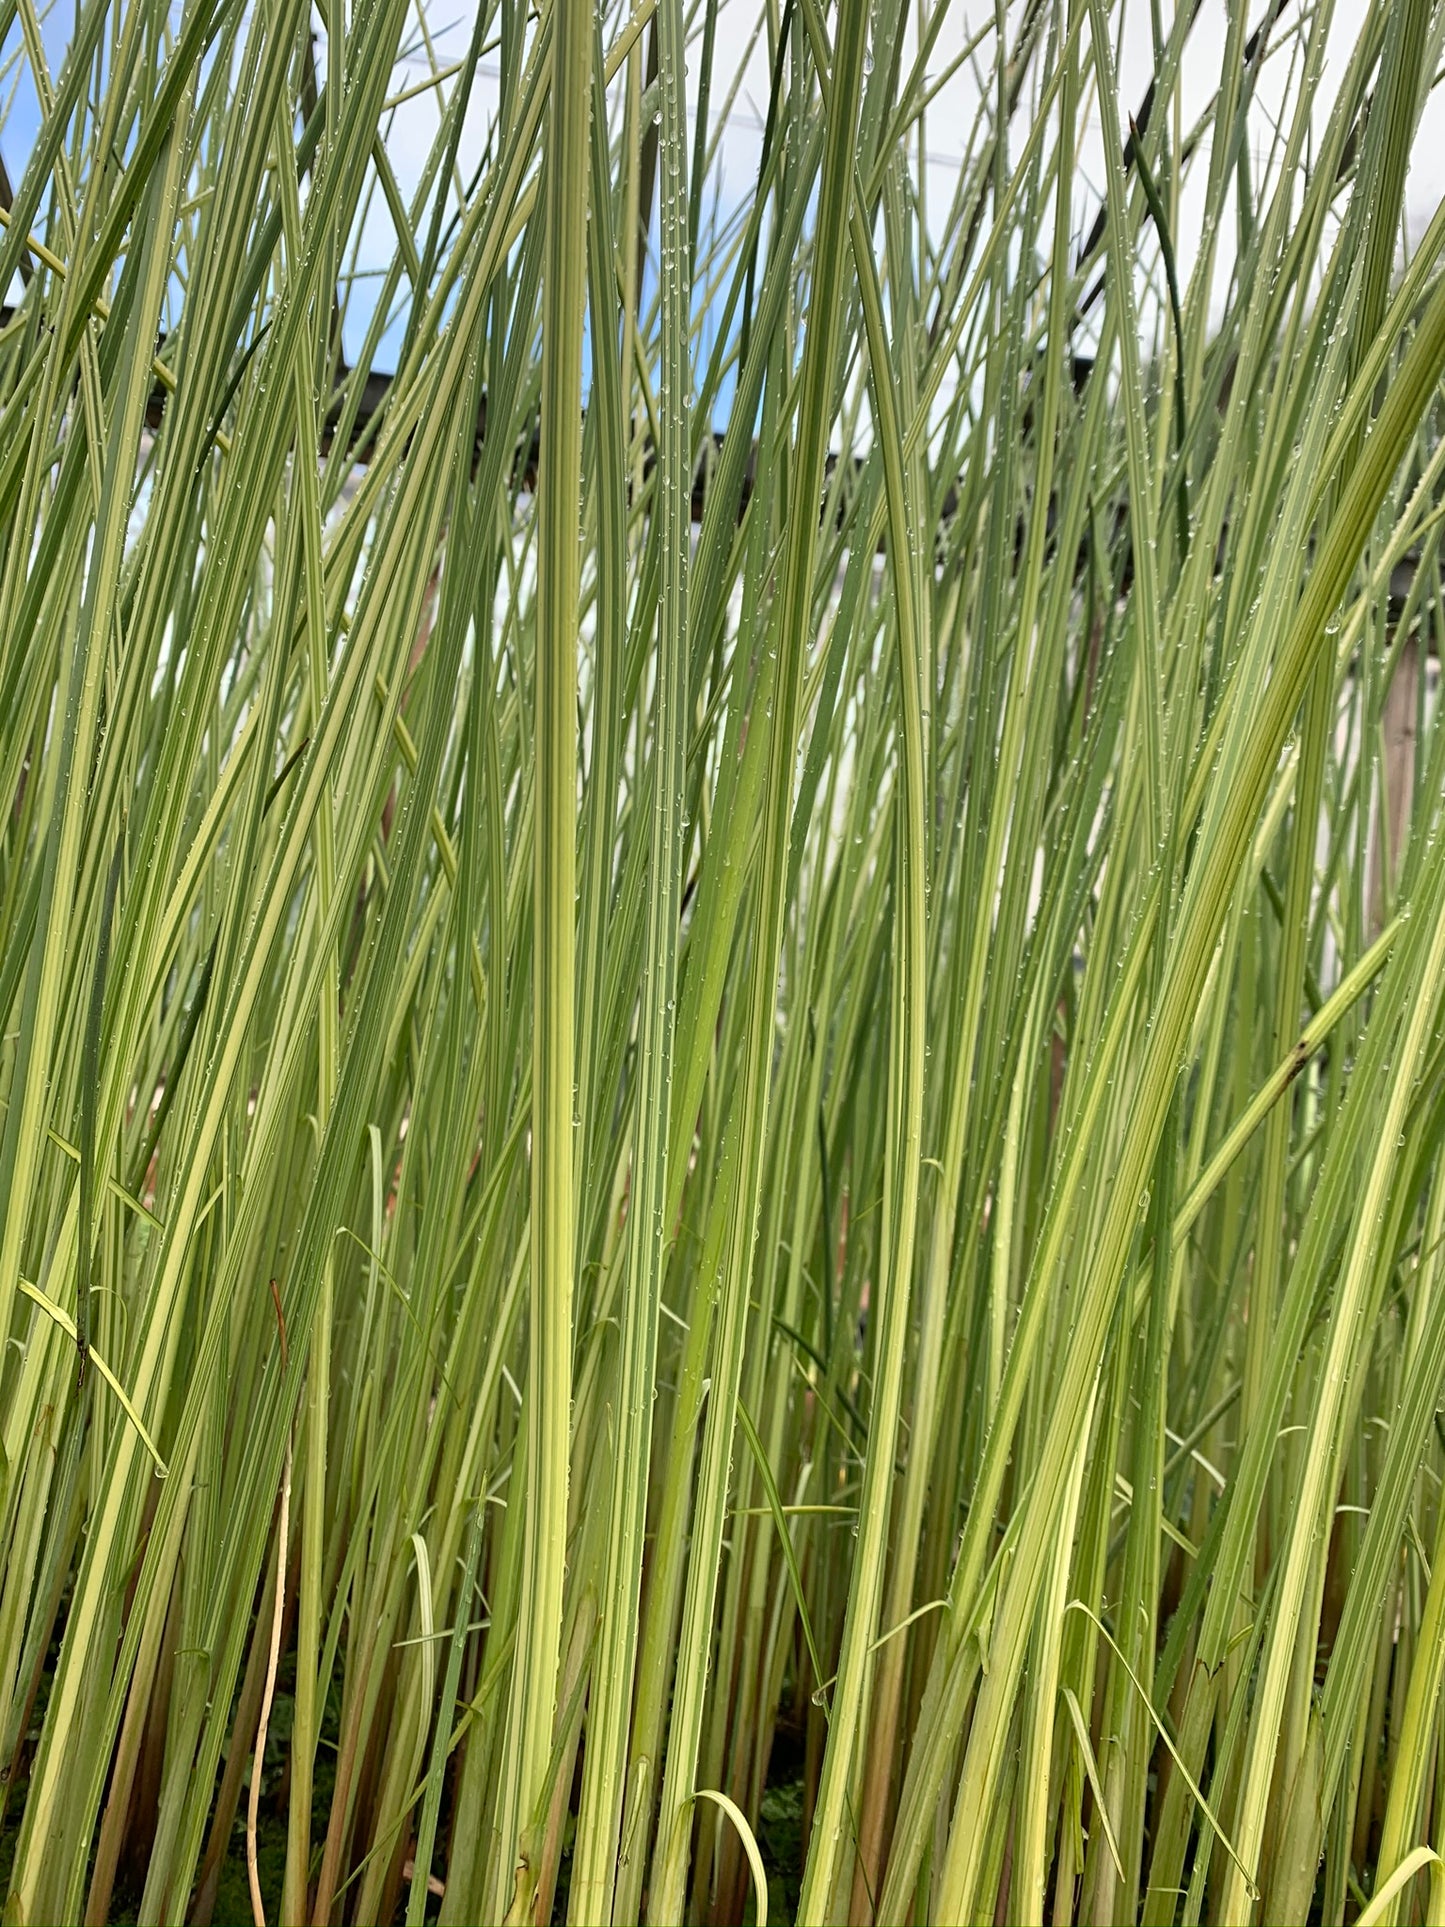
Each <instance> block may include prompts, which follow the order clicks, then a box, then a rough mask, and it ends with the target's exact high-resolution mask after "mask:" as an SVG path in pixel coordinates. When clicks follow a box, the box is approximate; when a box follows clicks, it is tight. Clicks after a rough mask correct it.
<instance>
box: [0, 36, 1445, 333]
mask: <svg viewBox="0 0 1445 1927" xmlns="http://www.w3.org/2000/svg"><path fill="white" fill-rule="evenodd" d="M420 3H421V4H424V5H425V6H426V9H427V13H426V22H427V36H428V37H429V39H430V43H431V54H430V57H429V55H428V52H427V50H426V47H425V45H424V44H423V36H422V34H421V32H420V30H419V20H418V16H417V15H416V14H415V12H413V15H412V23H411V24H412V28H413V31H412V32H411V33H410V34H409V35H408V40H409V43H410V44H409V46H408V50H407V52H406V55H405V57H404V59H403V61H401V62H399V63H398V66H397V69H396V72H395V74H394V76H393V87H392V93H393V97H396V96H400V95H407V94H410V96H411V97H410V98H405V99H401V100H400V101H399V102H398V104H397V105H396V106H395V107H394V109H393V111H392V116H391V121H390V125H389V127H388V131H387V136H386V151H387V155H388V158H389V159H390V161H391V164H392V167H393V169H394V171H395V173H396V176H397V179H398V182H399V185H400V187H401V189H402V191H403V193H404V194H406V193H409V192H410V191H411V190H412V189H413V188H414V187H415V185H416V183H417V181H418V179H419V177H420V174H421V170H422V167H423V164H424V161H425V159H426V155H427V153H428V150H429V148H430V146H431V143H432V140H433V138H434V136H435V132H436V127H437V123H438V115H439V109H438V93H437V90H436V89H435V88H433V87H429V86H427V85H426V83H427V81H428V80H429V78H430V74H431V72H432V68H431V65H430V60H431V59H434V60H435V62H436V63H437V65H438V66H439V67H441V68H442V69H445V68H446V67H447V66H449V65H450V64H451V63H452V62H454V61H456V60H457V59H458V58H459V57H460V56H461V54H462V53H463V52H464V51H465V48H466V46H467V43H468V40H469V38H470V33H471V14H470V11H469V9H468V7H467V4H466V0H420ZM886 3H887V0H885V4H886ZM898 3H899V4H905V5H908V4H909V0H898ZM1006 3H1007V9H1008V17H1009V18H1010V20H1016V19H1017V17H1018V12H1019V0H1006ZM1313 3H1314V0H1285V6H1284V10H1283V15H1282V18H1281V21H1280V23H1279V25H1278V26H1277V27H1276V29H1275V32H1274V35H1273V41H1274V44H1275V45H1276V48H1277V49H1279V50H1277V51H1276V52H1275V54H1274V56H1273V57H1272V59H1271V60H1270V62H1269V63H1268V64H1267V67H1266V71H1265V75H1264V78H1263V80H1262V82H1261V86H1260V93H1259V103H1258V110H1257V112H1256V114H1255V116H1254V121H1253V124H1252V133H1253V140H1252V145H1253V148H1254V159H1255V162H1256V165H1257V166H1258V165H1262V163H1263V161H1264V159H1265V157H1266V155H1267V151H1268V143H1269V140H1270V134H1271V128H1270V118H1271V116H1273V115H1276V114H1277V113H1278V110H1279V107H1280V104H1281V102H1282V101H1283V99H1284V97H1285V94H1286V91H1287V87H1288V77H1289V63H1290V58H1291V49H1292V47H1293V46H1294V45H1295V44H1296V43H1295V42H1294V40H1293V37H1292V36H1288V35H1287V34H1286V33H1285V32H1284V29H1285V28H1286V27H1287V26H1288V25H1289V24H1291V23H1292V22H1294V21H1297V20H1298V19H1299V18H1300V17H1301V13H1302V10H1303V9H1304V8H1305V7H1307V6H1310V5H1311V4H1313ZM76 4H78V0H52V4H51V5H50V7H49V10H48V11H47V12H46V13H45V15H44V28H43V32H44V39H45V44H46V49H47V55H48V57H49V59H50V61H51V63H52V70H53V71H54V72H58V71H59V68H60V65H61V63H62V61H63V59H64V54H65V48H66V44H67V38H68V32H69V29H70V25H71V21H72V19H73V11H72V9H73V7H74V5H76ZM417 4H418V0H412V5H413V9H415V7H416V5H417ZM690 4H691V0H690ZM1151 4H1157V6H1158V9H1159V12H1160V15H1161V17H1162V22H1163V25H1164V28H1165V30H1166V31H1167V29H1168V26H1169V23H1170V21H1171V20H1172V18H1173V11H1174V5H1175V0H1124V4H1123V5H1122V7H1121V6H1119V5H1118V4H1116V5H1115V7H1114V8H1113V14H1114V17H1115V18H1116V20H1117V21H1118V22H1119V38H1118V41H1117V58H1118V66H1119V94H1120V104H1121V114H1120V118H1121V121H1124V120H1125V117H1126V116H1127V114H1128V112H1129V111H1130V110H1131V109H1133V108H1135V107H1137V105H1138V103H1139V101H1140V99H1141V96H1142V93H1143V89H1144V85H1145V82H1146V80H1147V77H1148V73H1149V71H1150V68H1151V66H1152V59H1153V55H1152V38H1153V36H1152V28H1151V21H1150V15H1151ZM1265 4H1266V0H1252V4H1251V5H1250V10H1249V24H1250V25H1251V26H1252V25H1253V24H1254V22H1255V20H1257V19H1258V18H1259V16H1260V14H1261V13H1262V12H1263V10H1264V6H1265ZM1231 5H1232V0H1202V6H1201V11H1200V15H1199V18H1198V19H1197V21H1196V23H1195V25H1194V28H1193V30H1192V33H1191V35H1190V39H1189V43H1188V48H1187V53H1186V58H1185V61H1184V65H1183V86H1182V122H1183V125H1184V126H1185V128H1186V129H1187V128H1188V126H1189V125H1190V124H1191V123H1192V122H1193V121H1194V120H1196V119H1197V117H1198V115H1199V114H1200V113H1201V112H1202V110H1203V109H1204V108H1205V106H1206V105H1207V103H1208V101H1209V99H1210V97H1211V95H1212V94H1213V92H1214V90H1215V88H1216V86H1217V84H1218V80H1219V74H1220V68H1221V63H1222V58H1223V53H1224V47H1225V39H1226V34H1227V31H1228V25H1229V15H1230V10H1231ZM1366 5H1367V0H1335V5H1334V17H1333V22H1332V26H1331V31H1330V36H1329V42H1328V53H1327V58H1326V71H1325V80H1324V85H1323V88H1322V90H1321V95H1320V98H1319V100H1318V101H1317V104H1316V109H1315V113H1316V124H1317V126H1319V127H1322V126H1323V122H1324V117H1325V115H1326V114H1327V112H1328V108H1329V105H1330V103H1331V102H1332V101H1333V98H1334V93H1335V90H1336V88H1337V86H1338V79H1339V75H1340V73H1341V72H1342V71H1343V68H1344V65H1345V62H1346V61H1347V59H1348V55H1349V52H1350V49H1351V48H1352V46H1353V44H1354V41H1355V37H1356V35H1357V33H1358V31H1359V28H1360V24H1361V21H1362V19H1363V17H1364V14H1365V11H1366ZM910 13H912V14H913V16H914V20H915V21H916V8H915V7H914V6H910ZM993 14H994V5H993V0H952V4H951V6H950V10H949V17H948V18H947V20H946V22H945V24H944V26H943V28H942V31H941V33H940V35H939V38H938V41H937V44H936V47H935V51H934V54H933V57H932V59H931V61H930V72H931V73H933V74H938V73H941V72H943V71H944V70H945V69H947V68H948V67H949V66H950V64H951V63H952V62H953V61H954V60H955V58H956V56H957V55H958V53H959V52H960V50H961V49H962V48H963V47H964V45H965V44H966V42H967V40H968V39H969V38H970V37H971V36H972V35H973V34H974V32H975V30H976V29H977V28H979V27H981V26H986V25H987V24H988V23H989V22H990V21H991V20H992V18H993ZM698 17H699V19H700V9H698ZM756 18H757V3H756V0H720V10H719V16H718V27H717V47H716V57H715V64H714V78H713V95H712V98H713V105H714V109H716V107H717V105H718V104H719V103H720V101H721V100H722V99H723V98H724V97H725V96H726V94H727V92H728V91H729V89H730V88H731V87H732V85H733V83H734V81H736V82H737V92H736V100H735V105H734V108H733V112H732V114H731V116H730V118H729V121H728V123H727V125H726V127H725V129H724V131H723V133H722V136H721V139H720V143H719V153H718V167H717V173H716V176H715V186H716V191H717V194H718V205H719V210H720V212H722V213H723V214H724V215H726V214H728V213H731V212H733V211H735V210H736V209H737V208H738V207H739V206H740V205H741V204H742V203H744V202H745V200H746V198H747V196H748V194H749V193H750V191H751V188H752V183H753V180H754V178H755V175H756V170H757V165H758V159H759V153H760V149H761V143H762V125H763V121H762V116H763V113H764V111H765V108H766V104H767V95H768V78H769V76H768V60H767V54H766V49H765V47H764V46H763V45H762V44H761V43H760V42H757V41H755V40H754V38H753V29H754V23H755V21H756ZM750 41H752V42H753V44H752V46H751V52H750V51H749V46H750ZM915 46H916V37H915V34H914V32H913V30H912V27H911V26H910V31H909V35H908V55H907V56H906V57H908V58H911V54H912V50H913V48H914V47H915ZM18 54H19V40H18V29H12V32H11V35H10V37H9V39H8V40H7V42H6V44H5V47H4V50H3V71H0V116H3V118H0V154H3V156H4V159H5V162H6V165H7V167H8V170H9V173H10V177H11V179H12V181H15V180H18V178H19V176H20V173H21V171H22V168H23V166H24V161H25V158H26V155H27V153H28V151H29V148H30V145H31V142H32V141H33V139H34V132H35V127H36V124H37V110H36V104H35V95H34V88H33V83H32V81H31V79H30V76H29V73H28V69H27V68H26V64H25V62H24V60H23V58H19V57H18ZM988 57H989V48H988V46H987V45H985V47H984V48H983V50H982V52H981V54H980V56H979V58H980V60H981V61H982V63H983V64H982V66H981V67H980V68H974V67H972V66H971V65H969V64H968V63H965V64H964V65H963V66H962V67H960V69H959V70H958V72H957V73H955V74H954V75H953V77H952V78H951V79H949V80H948V81H947V82H946V83H945V85H944V86H943V88H942V89H941V91H940V93H939V95H938V97H937V99H936V101H935V102H934V104H933V106H932V108H931V109H930V111H929V114H928V116H927V118H926V121H925V123H924V144H925V153H926V170H925V179H924V188H923V192H924V201H925V208H926V214H927V219H928V221H929V226H930V230H931V232H932V233H933V234H934V237H935V239H937V238H939V236H940V235H941V232H942V229H943V226H944V224H945V221H946V217H947V212H948V207H949V203H950V200H951V197H952V194H953V191H954V188H955V185H956V182H957V178H958V173H959V169H960V167H961V165H962V162H963V156H964V150H965V147H966V145H967V141H968V134H969V130H970V129H971V127H972V126H973V124H974V122H975V120H976V117H977V112H978V106H979V83H980V80H981V81H982V82H983V84H984V85H987V84H988V76H987V62H988ZM448 84H449V83H448ZM497 91H498V81H497V72H496V68H495V67H494V66H493V65H491V64H490V63H489V62H484V63H483V67H482V70H481V71H480V72H479V74H478V76H477V79H476V82H475V84H474V88H473V94H472V102H471V106H470V109H469V112H468V115H467V122H466V128H465V132H464V137H463V141H462V147H461V154H460V161H461V171H462V174H463V175H464V176H467V175H469V174H470V173H471V171H472V170H473V169H474V168H475V166H476V164H477V162H478V160H479V159H480V158H481V156H482V154H483V152H484V150H485V144H486V139H487V132H488V126H489V123H490V120H491V117H492V115H493V113H494V112H495V108H496V102H497ZM1102 152H1103V150H1102V139H1101V132H1100V125H1099V119H1098V114H1097V108H1096V106H1095V105H1094V104H1093V103H1092V102H1091V108H1090V113H1089V116H1088V119H1087V122H1086V124H1085V125H1084V127H1083V128H1082V130H1081V139H1080V154H1079V168H1078V178H1077V181H1076V184H1075V197H1074V198H1075V213H1074V220H1075V225H1076V227H1080V228H1081V227H1082V226H1083V225H1084V224H1085V223H1086V222H1087V221H1088V219H1089V218H1090V217H1091V214H1092V209H1093V206H1094V205H1096V204H1097V201H1098V198H1099V184H1100V182H1101V179H1102V173H1103V167H1102ZM1203 181H1204V169H1203V168H1202V167H1197V168H1196V169H1195V170H1194V177H1193V183H1192V186H1186V189H1185V194H1184V199H1183V202H1182V205H1181V208H1180V218H1179V224H1178V233H1177V234H1176V237H1175V242H1176V251H1177V254H1178V260H1179V270H1180V276H1181V280H1183V281H1185V282H1186V283H1187V280H1188V276H1189V274H1190V271H1191V269H1192V267H1193V264H1194V261H1195V259H1196V256H1197V251H1198V246H1199V238H1200V236H1199V230H1200V223H1201V219H1202V203H1203ZM1442 194H1445V88H1442V87H1438V86H1437V87H1436V88H1435V90H1434V91H1433V92H1432V94H1431V97H1430V100H1429V102H1428V104H1427V107H1426V111H1425V118H1424V122H1423V124H1422V127H1421V130H1420V135H1419V138H1418V139H1417V142H1416V147H1415V153H1414V157H1413V161H1412V166H1411V172H1410V176H1409V181H1408V186H1407V194H1406V222H1407V230H1408V232H1409V233H1411V234H1414V235H1418V234H1419V233H1420V232H1421V231H1422V230H1423V228H1424V226H1425V224H1426V222H1427V221H1428V219H1429V218H1430V216H1431V215H1432V214H1433V213H1434V211H1435V209H1436V207H1437V206H1438V204H1439V202H1440V199H1441V196H1442ZM1232 218H1233V216H1232V208H1231V209H1230V211H1229V215H1228V219H1229V220H1230V221H1232ZM1220 241H1221V245H1220V249H1219V257H1220V259H1221V261H1223V262H1225V263H1227V262H1228V261H1229V259H1230V258H1231V254H1232V245H1231V242H1232V236H1231V235H1230V233H1228V232H1227V231H1226V232H1225V233H1223V234H1222V235H1221V237H1220ZM393 250H394V238H393V234H392V231H391V227H390V221H389V216H388V215H387V212H386V209H385V206H384V203H382V202H381V199H380V197H379V196H378V197H377V199H376V203H375V205H374V206H373V209H372V212H371V215H370V217H369V221H368V225H367V228H366V230H365V232H364V234H363V237H362V260H363V264H365V265H377V264H384V263H386V262H388V261H389V260H390V258H391V256H392V253H393ZM1222 294H1223V288H1222V286H1221V287H1218V288H1217V289H1216V293H1215V303H1216V305H1218V301H1219V299H1220V297H1222ZM363 322H364V310H363V308H362V307H360V306H358V309H357V312H356V314H355V316H354V317H353V322H352V326H351V328H350V329H349V331H348V332H349V334H351V335H353V336H355V337H359V335H360V332H361V328H362V325H363ZM348 346H349V347H350V348H351V349H352V351H353V352H354V348H355V340H352V341H351V342H349V343H348ZM381 359H382V360H383V361H384V354H383V356H382V357H381Z"/></svg>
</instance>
